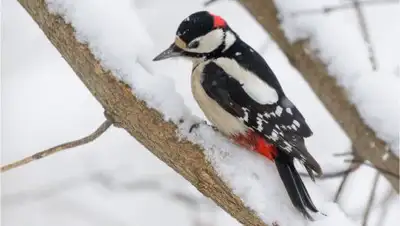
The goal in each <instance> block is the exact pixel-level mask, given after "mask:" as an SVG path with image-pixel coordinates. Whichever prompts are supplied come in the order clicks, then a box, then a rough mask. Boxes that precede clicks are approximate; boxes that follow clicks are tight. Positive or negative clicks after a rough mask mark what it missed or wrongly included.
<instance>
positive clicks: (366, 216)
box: [362, 172, 380, 226]
mask: <svg viewBox="0 0 400 226" xmlns="http://www.w3.org/2000/svg"><path fill="white" fill-rule="evenodd" d="M379 175H380V173H379V172H376V174H375V177H374V182H373V185H372V188H371V194H370V195H369V199H368V204H367V206H366V209H365V213H364V218H363V223H362V226H367V225H368V219H369V215H370V214H371V208H372V205H373V203H374V199H375V191H376V187H377V186H378V181H379Z"/></svg>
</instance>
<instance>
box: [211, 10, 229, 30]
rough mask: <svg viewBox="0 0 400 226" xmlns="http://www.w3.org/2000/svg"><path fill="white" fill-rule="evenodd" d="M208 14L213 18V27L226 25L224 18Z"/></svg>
mask: <svg viewBox="0 0 400 226" xmlns="http://www.w3.org/2000/svg"><path fill="white" fill-rule="evenodd" d="M210 15H211V16H212V17H213V20H214V25H213V28H219V27H225V26H226V22H225V20H224V19H222V17H220V16H217V15H214V14H212V13H210Z"/></svg>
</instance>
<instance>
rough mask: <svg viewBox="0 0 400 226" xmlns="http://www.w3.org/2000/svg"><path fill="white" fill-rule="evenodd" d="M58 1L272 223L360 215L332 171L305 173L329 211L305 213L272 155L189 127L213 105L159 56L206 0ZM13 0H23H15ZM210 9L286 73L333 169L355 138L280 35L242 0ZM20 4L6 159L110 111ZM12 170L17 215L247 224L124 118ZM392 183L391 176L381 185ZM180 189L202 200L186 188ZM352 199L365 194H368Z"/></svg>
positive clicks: (106, 59)
mask: <svg viewBox="0 0 400 226" xmlns="http://www.w3.org/2000/svg"><path fill="white" fill-rule="evenodd" d="M6 2H7V1H6ZM48 2H49V3H50V4H51V9H52V10H53V11H54V12H58V13H62V14H63V15H64V17H65V18H67V19H68V21H70V22H71V23H72V25H73V26H74V27H75V29H76V30H77V32H76V34H77V36H78V37H79V40H80V41H82V42H85V43H88V44H89V47H90V49H91V51H92V52H93V53H94V54H95V56H96V57H97V58H98V59H100V60H101V63H102V65H103V66H104V67H106V68H108V69H110V70H111V71H112V72H113V73H114V74H115V75H116V76H118V78H119V79H122V80H123V81H124V82H126V83H127V84H129V85H131V86H132V87H133V88H134V93H135V95H137V96H138V97H139V98H141V99H143V100H146V102H147V104H148V105H149V106H150V107H153V108H155V109H157V110H159V111H160V112H162V113H163V114H164V116H165V119H166V120H171V121H173V122H175V123H177V122H178V121H179V119H181V118H184V119H185V123H183V124H181V125H180V126H179V131H180V133H181V135H182V136H187V137H188V139H190V140H192V141H194V142H196V143H199V144H201V145H203V147H204V148H205V154H206V157H207V159H208V160H210V162H211V163H212V165H213V166H214V167H215V169H216V170H217V171H218V173H219V174H220V176H221V177H222V179H224V180H225V181H226V182H227V183H228V185H229V186H230V187H232V189H233V191H234V192H235V193H236V194H237V195H239V196H240V197H241V198H242V200H243V201H244V202H245V203H246V205H248V206H250V207H251V208H252V209H254V210H255V211H256V212H257V213H258V214H259V215H260V217H261V218H262V219H263V220H265V221H266V222H267V223H271V222H274V221H277V222H279V223H280V225H289V226H290V225H312V226H315V225H317V226H318V225H337V223H341V224H342V225H343V226H345V225H356V224H355V223H354V222H352V221H351V220H348V218H347V217H346V216H345V215H344V214H343V213H342V210H340V208H339V207H338V205H337V204H333V203H331V201H330V196H331V195H332V194H334V192H335V190H334V189H335V187H336V184H334V183H333V182H332V181H320V182H317V184H314V183H312V182H311V181H310V180H309V179H307V178H305V179H304V180H305V183H306V186H307V187H308V189H309V191H310V193H311V195H312V198H313V199H314V201H315V203H316V205H317V207H318V208H320V209H321V211H322V212H323V213H325V214H328V215H329V217H324V216H321V215H317V216H316V218H318V221H316V222H313V223H306V221H304V220H303V218H302V217H301V216H300V215H299V214H298V213H297V211H296V210H295V209H294V208H293V207H292V205H291V203H290V200H289V198H288V197H287V195H286V193H285V192H283V191H284V187H283V185H282V183H281V182H280V179H279V176H278V174H277V172H276V170H275V168H274V165H273V164H272V163H270V162H268V161H267V160H265V159H263V158H260V157H259V156H258V155H256V154H255V153H251V152H248V151H245V150H243V149H240V148H237V147H236V146H234V145H232V144H230V143H229V142H227V141H226V139H225V138H223V137H222V136H221V135H219V134H216V133H215V132H213V131H212V130H211V129H210V128H208V127H207V128H206V127H204V126H202V127H201V128H200V129H198V130H196V131H195V133H192V134H188V128H189V126H190V125H191V122H193V121H199V120H200V119H201V118H203V117H204V116H203V115H202V112H201V111H200V109H199V108H198V106H197V105H196V103H195V101H194V100H193V98H192V97H191V94H190V85H189V79H190V76H189V73H190V69H191V65H190V64H189V63H187V62H184V61H180V60H176V61H174V60H171V61H166V62H160V63H153V62H151V59H152V58H153V57H154V56H155V55H156V54H157V53H159V52H160V51H161V50H163V49H165V48H166V47H167V46H168V45H169V44H170V42H172V41H173V37H174V33H175V29H176V27H177V25H178V24H179V22H180V21H181V20H182V19H183V18H185V17H187V15H189V14H190V13H192V12H194V11H197V10H200V9H202V7H201V2H200V1H199V2H196V1H195V0H193V1H187V0H173V3H171V2H170V1H168V2H167V1H162V0H160V1H157V0H145V1H139V0H136V1H127V0H120V1H105V0H102V1H100V0H87V1H79V0H52V1H50V0H49V1H48ZM8 4H9V5H11V4H15V3H14V1H12V3H11V0H9V1H8ZM173 5H179V6H180V7H181V9H180V10H177V9H176V8H175V7H173ZM6 6H7V3H6ZM14 7H15V6H14ZM210 9H211V10H212V12H215V13H216V14H219V15H223V17H224V19H226V20H227V22H228V23H229V24H230V26H231V27H233V28H234V29H235V30H236V31H237V32H238V33H239V34H240V35H241V37H242V38H243V39H244V40H246V41H247V42H248V43H249V44H251V46H253V47H255V49H256V50H258V51H260V52H262V54H263V55H264V57H265V58H266V59H267V61H268V62H269V63H270V66H271V67H272V69H273V70H274V71H276V73H277V74H278V75H279V76H280V77H279V80H280V82H281V84H282V86H283V87H284V89H285V90H287V94H288V96H289V97H290V99H291V100H292V101H293V103H295V104H296V105H297V106H298V107H299V108H300V110H301V111H302V112H303V113H304V115H305V117H306V118H307V119H308V120H309V124H310V126H311V128H312V129H313V131H314V133H315V135H314V136H313V137H312V138H310V139H309V140H307V146H308V147H309V149H310V152H311V153H312V154H313V155H314V156H315V157H316V159H318V160H319V162H320V163H321V165H322V166H323V169H324V170H325V171H326V172H328V171H331V170H332V171H333V170H337V169H341V168H343V167H345V166H346V164H343V163H338V160H337V159H335V158H333V157H332V153H337V152H341V151H343V152H345V151H346V149H347V148H348V147H349V145H350V143H349V140H348V139H347V137H346V136H345V135H344V134H343V132H342V131H341V130H340V128H339V126H338V125H337V124H336V123H335V122H334V120H333V119H332V118H331V117H330V116H329V113H328V112H327V111H326V109H324V108H323V106H322V105H321V104H320V102H319V100H318V98H317V97H316V96H315V95H314V94H313V93H312V91H311V90H310V89H309V87H308V86H307V84H306V83H305V82H304V80H302V79H301V76H300V75H299V74H298V72H297V71H295V70H294V69H293V68H292V67H290V66H289V63H288V62H287V59H286V58H285V56H284V55H283V54H282V52H281V51H280V50H279V49H278V48H277V46H276V44H275V43H273V42H272V41H271V40H270V38H269V37H268V36H267V35H266V34H265V33H264V31H263V30H262V28H261V27H260V26H259V25H258V24H257V23H255V21H254V19H253V18H252V17H251V16H249V15H248V14H247V13H246V12H245V11H244V10H243V9H242V8H241V7H240V6H239V5H238V4H236V3H231V2H229V3H227V2H221V3H217V4H215V5H213V6H211V8H210ZM18 10H19V11H17V10H16V9H14V10H13V11H10V12H9V15H8V17H7V16H5V18H6V19H7V18H8V21H6V23H5V24H6V25H8V26H7V27H6V29H7V30H6V31H8V32H9V34H10V33H14V36H15V37H14V36H11V35H10V36H8V38H7V36H5V38H4V42H5V43H8V44H5V45H4V46H5V52H6V53H8V55H7V56H8V57H6V58H4V60H5V61H6V64H5V65H6V66H7V68H8V70H4V71H5V72H3V73H4V74H5V78H7V79H6V80H5V85H4V87H5V89H4V93H5V94H6V95H3V96H4V99H3V98H2V99H3V100H2V102H3V104H4V105H3V106H4V115H3V116H4V119H5V120H4V131H6V132H5V133H4V139H3V141H4V145H3V149H4V150H5V151H4V152H3V159H2V161H3V162H11V161H14V160H16V159H19V158H21V157H24V156H26V155H28V154H32V153H35V152H37V151H38V150H42V149H44V148H47V147H49V146H53V145H55V144H59V143H62V142H65V141H66V140H71V139H75V138H77V137H80V136H83V135H85V134H87V133H88V132H91V131H92V130H93V129H94V128H95V127H96V126H98V125H99V124H100V123H101V122H102V120H104V118H103V116H102V109H101V107H100V106H99V104H98V103H97V102H96V101H95V99H94V98H93V97H92V96H91V94H90V93H89V92H88V91H87V89H86V88H85V87H84V86H83V85H82V84H81V82H80V81H79V80H78V79H77V77H76V76H75V75H73V72H72V70H71V69H70V68H69V67H68V65H67V64H66V63H65V62H64V61H63V60H62V58H61V56H60V55H59V54H58V53H57V52H56V50H55V49H54V48H53V47H52V46H51V44H50V43H49V42H48V41H47V40H46V39H45V37H44V36H43V35H42V34H40V32H39V31H38V28H37V26H36V25H34V24H32V21H30V20H28V19H27V18H28V17H27V15H26V14H25V12H23V11H21V9H18ZM15 11H17V12H18V13H15ZM6 12H7V11H6ZM4 14H6V13H4ZM104 15H107V16H104ZM23 17H24V20H23V19H22V18H23ZM15 18H21V22H18V20H17V22H15ZM11 21H12V22H11ZM28 21H29V22H28ZM160 21H162V26H160V24H159V23H160ZM249 31H252V32H249ZM8 32H7V33H8ZM21 32H26V33H24V35H20V33H21ZM7 33H6V34H7ZM15 38H18V39H19V40H14V39H15ZM261 49H264V51H261ZM28 52H30V53H31V55H27V54H26V53H28ZM2 60H3V59H2ZM21 61H23V62H26V63H25V64H24V67H20V62H21ZM49 62H51V64H49ZM11 69H12V70H11ZM39 87H40V88H39ZM71 91H72V92H71ZM49 94H51V95H49ZM299 94H301V95H299ZM60 100H62V101H60ZM49 106H51V109H52V110H51V111H49V110H48V109H49ZM27 112H29V114H27ZM192 114H193V115H192ZM326 131H329V133H327V132H326ZM17 138H18V139H17ZM22 140H23V142H21V141H22ZM50 169H51V170H50ZM368 173H370V172H368ZM366 175H367V176H368V175H369V174H366ZM364 178H365V177H364ZM382 181H383V180H382ZM2 182H3V187H2V188H3V190H2V192H3V193H2V199H3V200H2V204H3V208H4V209H3V218H4V222H7V224H9V225H15V226H18V225H26V224H29V225H55V224H57V225H61V226H62V225H160V224H168V225H191V224H193V219H192V218H195V221H201V222H203V223H204V224H209V225H237V222H236V221H235V220H233V219H232V218H231V217H230V216H229V215H227V214H226V213H224V212H223V211H222V210H220V209H219V208H216V207H215V206H214V205H213V204H210V201H209V200H207V199H206V198H205V197H203V195H201V194H199V192H197V191H196V190H195V189H194V188H193V187H192V186H190V185H189V184H188V183H187V182H186V181H185V180H183V179H182V178H181V177H179V176H177V175H176V173H175V172H173V171H172V170H171V169H170V168H168V167H166V166H165V165H164V164H163V163H161V162H160V161H158V160H156V158H154V156H152V155H150V154H149V153H148V151H146V150H145V148H144V147H142V146H141V145H140V144H138V143H137V142H136V141H135V140H134V139H132V138H131V137H130V136H129V135H128V134H126V133H125V132H124V131H122V130H118V129H115V128H111V129H110V130H109V131H107V132H106V133H105V134H104V135H103V136H102V137H101V138H99V139H98V140H96V141H95V142H94V143H92V144H90V145H87V146H83V147H79V148H76V149H74V150H70V151H68V152H67V153H60V154H58V155H55V156H53V157H49V158H48V159H43V160H41V161H38V162H36V163H32V164H30V165H29V166H25V167H22V168H20V169H16V170H13V171H11V172H8V173H6V174H5V175H3V176H2ZM336 183H337V182H336ZM357 183H358V184H365V183H363V182H362V181H361V182H357ZM367 185H368V182H367ZM388 186H389V185H387V184H384V185H382V189H386V188H387V187H388ZM353 187H355V186H353ZM365 191H366V192H368V191H367V189H365ZM182 196H183V197H191V199H193V200H194V201H193V202H190V200H191V199H188V200H187V201H182V200H185V198H180V199H177V198H176V197H182ZM363 197H365V195H364V196H363ZM346 199H348V200H356V201H355V203H356V204H359V203H360V202H359V199H360V198H358V199H356V198H352V197H346ZM179 200H181V201H179ZM191 203H192V204H191ZM193 203H194V204H193ZM351 208H352V207H350V209H351ZM392 212H393V213H392V214H391V220H390V222H396V220H398V217H396V216H397V215H396V211H392ZM22 213H23V214H24V217H23V218H22V217H20V216H21V214H22ZM390 222H389V223H388V224H387V225H391V224H390Z"/></svg>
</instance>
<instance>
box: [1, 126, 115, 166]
mask: <svg viewBox="0 0 400 226" xmlns="http://www.w3.org/2000/svg"><path fill="white" fill-rule="evenodd" d="M111 125H112V122H111V121H110V120H108V119H107V120H105V121H104V122H103V123H102V124H101V125H100V126H99V127H98V128H97V129H96V131H94V132H93V133H91V134H90V135H88V136H86V137H83V138H81V139H79V140H74V141H71V142H67V143H64V144H60V145H57V146H55V147H52V148H49V149H47V150H44V151H41V152H38V153H36V154H34V155H31V156H29V157H26V158H24V159H21V160H18V161H16V162H13V163H10V164H7V165H5V166H2V167H1V172H2V173H3V172H6V171H8V170H10V169H14V168H17V167H20V166H23V165H25V164H28V163H30V162H32V161H36V160H39V159H41V158H44V157H46V156H49V155H52V154H55V153H57V152H60V151H62V150H66V149H70V148H74V147H77V146H81V145H84V144H87V143H90V142H92V141H94V140H95V139H97V138H98V137H99V136H100V135H101V134H103V133H104V132H105V131H106V130H107V129H108V128H109V127H110V126H111Z"/></svg>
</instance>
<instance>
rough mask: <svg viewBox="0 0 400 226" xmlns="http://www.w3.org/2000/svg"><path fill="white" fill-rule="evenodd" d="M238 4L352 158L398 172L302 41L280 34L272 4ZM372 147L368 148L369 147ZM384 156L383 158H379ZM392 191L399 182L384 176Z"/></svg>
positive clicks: (263, 0) (249, 0)
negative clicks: (348, 144)
mask: <svg viewBox="0 0 400 226" xmlns="http://www.w3.org/2000/svg"><path fill="white" fill-rule="evenodd" d="M239 2H240V3H241V4H242V5H243V6H244V7H245V8H246V9H247V10H248V11H249V12H250V13H251V14H252V15H253V16H254V17H255V19H256V20H257V21H258V22H259V23H260V24H261V25H262V26H263V27H264V29H265V30H266V31H267V32H269V34H270V35H271V37H272V38H273V39H274V40H275V42H276V43H277V44H278V46H279V47H280V48H281V49H282V51H283V52H284V53H285V54H286V56H287V57H288V60H289V61H290V63H291V64H292V66H293V67H295V68H296V69H297V70H298V71H299V72H300V73H301V74H302V75H303V77H304V79H305V80H306V81H307V82H308V84H309V85H310V87H311V88H312V89H313V90H314V92H315V93H316V94H317V95H318V97H319V98H320V100H321V101H322V103H323V104H324V105H325V107H326V108H327V109H328V110H329V111H330V113H331V115H332V116H333V117H334V118H335V120H336V121H337V122H338V123H339V124H340V125H341V127H342V129H343V130H344V131H345V132H346V134H347V135H348V136H349V138H350V139H351V141H352V142H353V146H354V147H355V150H356V154H357V155H358V156H359V157H360V158H361V159H363V160H366V161H369V162H371V163H372V164H373V165H374V166H375V167H376V168H379V169H383V170H385V171H387V172H392V173H397V172H399V158H398V157H397V156H396V155H394V154H393V153H391V152H386V148H385V147H386V144H385V142H384V141H382V140H381V139H379V138H377V137H376V135H375V133H374V131H372V130H371V129H370V128H369V127H368V126H366V125H365V123H364V121H363V120H362V119H361V117H360V115H359V113H358V111H357V109H356V108H355V106H354V105H353V104H352V103H351V102H350V101H349V99H348V98H347V96H346V91H345V90H344V89H343V88H342V87H340V86H339V85H338V84H337V83H336V80H335V78H334V77H333V76H330V75H329V73H328V71H327V69H326V67H325V65H324V64H323V63H322V62H321V61H320V60H319V59H318V58H316V57H315V56H314V55H312V51H311V50H310V49H309V48H308V46H307V42H306V41H297V42H294V43H292V42H289V40H288V39H287V38H286V37H285V34H284V33H283V31H282V30H281V25H280V21H279V19H278V16H277V15H278V11H277V9H276V6H275V4H274V1H273V0H239ZM371 143H372V144H375V145H370V144H371ZM385 155H387V158H382V157H383V156H385ZM384 176H385V178H386V179H387V180H388V181H389V182H390V184H391V185H392V187H393V189H395V190H396V192H397V193H399V180H398V178H396V177H392V176H390V175H388V174H384Z"/></svg>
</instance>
